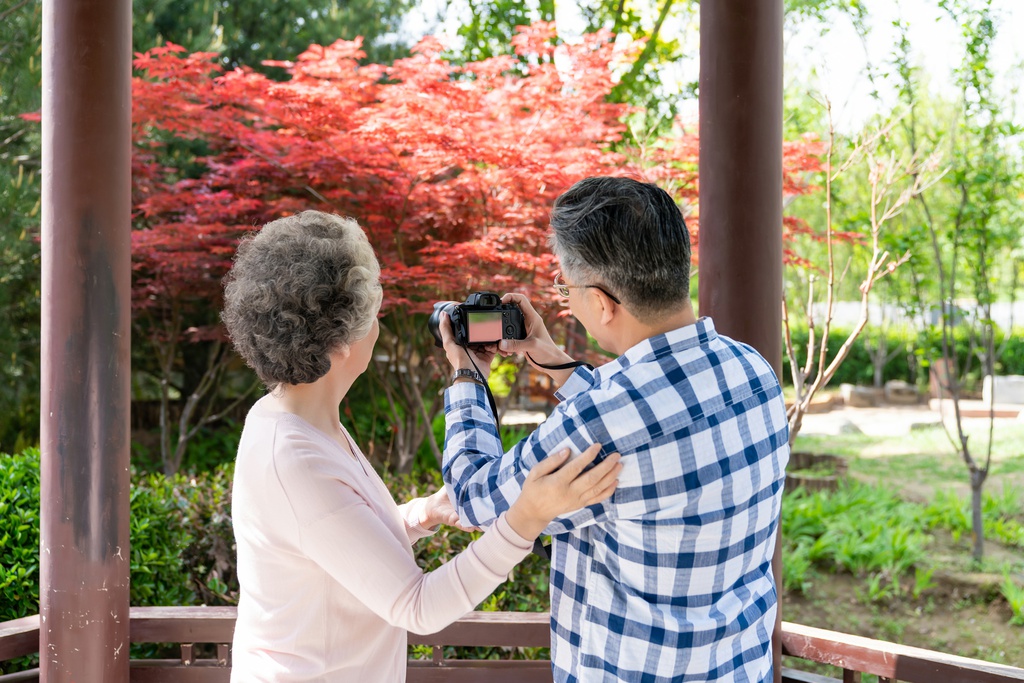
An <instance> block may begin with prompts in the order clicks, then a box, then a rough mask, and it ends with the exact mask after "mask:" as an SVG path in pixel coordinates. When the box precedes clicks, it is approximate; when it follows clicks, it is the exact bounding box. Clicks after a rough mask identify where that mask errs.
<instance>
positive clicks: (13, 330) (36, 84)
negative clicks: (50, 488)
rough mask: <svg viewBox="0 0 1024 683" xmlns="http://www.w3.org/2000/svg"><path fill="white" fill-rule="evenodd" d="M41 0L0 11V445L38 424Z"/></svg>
mask: <svg viewBox="0 0 1024 683" xmlns="http://www.w3.org/2000/svg"><path fill="white" fill-rule="evenodd" d="M41 19H42V8H41V5H40V3H39V2H38V0H23V1H22V2H19V3H15V4H11V5H10V6H8V7H6V8H5V9H3V10H0V215H2V216H4V220H3V221H2V223H0V374H2V375H3V376H4V378H5V381H4V382H3V383H2V384H0V451H10V452H14V451H18V450H21V449H22V447H23V446H26V445H35V443H36V441H37V440H38V430H39V350H40V349H39V286H40V273H39V265H40V264H39V240H38V238H39V159H40V149H41V146H40V145H41V143H40V136H39V126H38V124H36V123H32V122H29V121H25V120H24V119H23V118H22V117H21V114H22V113H25V112H31V111H36V110H38V109H39V106H40V101H41V88H40V79H41V74H42V71H41V64H40V26H41Z"/></svg>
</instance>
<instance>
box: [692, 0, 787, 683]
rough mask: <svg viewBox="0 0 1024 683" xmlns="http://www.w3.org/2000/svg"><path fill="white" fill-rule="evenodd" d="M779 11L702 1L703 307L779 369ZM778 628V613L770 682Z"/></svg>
mask: <svg viewBox="0 0 1024 683" xmlns="http://www.w3.org/2000/svg"><path fill="white" fill-rule="evenodd" d="M782 19H783V15H782V0H712V1H710V2H702V3H700V279H699V284H698V294H699V298H700V314H701V315H707V316H711V317H712V318H714V321H715V327H716V329H718V330H719V331H720V332H721V333H722V334H725V335H728V336H730V337H732V338H734V339H737V340H740V341H744V342H746V343H748V344H750V345H751V346H753V347H754V348H756V349H757V350H758V351H759V352H760V353H761V355H763V356H764V357H765V358H766V359H768V361H769V362H770V363H772V364H773V365H774V367H775V372H776V374H777V375H779V376H780V377H781V376H782V372H781V370H782V317H781V302H782V36H783V32H782ZM780 539H781V534H780ZM780 548H781V544H779V545H777V546H776V551H775V560H774V562H773V563H772V564H773V567H774V573H775V579H776V582H781V581H782V565H781V557H780ZM780 592H781V591H780ZM781 611H782V610H781V603H780V610H779V613H780V615H781ZM781 629H782V626H781V621H777V623H776V628H775V638H774V641H773V651H774V653H775V680H776V681H780V680H781V659H782V649H781V648H782V645H781Z"/></svg>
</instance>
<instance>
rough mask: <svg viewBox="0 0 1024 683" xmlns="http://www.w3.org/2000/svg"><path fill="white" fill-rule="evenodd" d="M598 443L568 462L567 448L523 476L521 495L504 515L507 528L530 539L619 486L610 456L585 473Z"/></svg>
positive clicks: (614, 457)
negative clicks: (556, 519) (549, 525)
mask: <svg viewBox="0 0 1024 683" xmlns="http://www.w3.org/2000/svg"><path fill="white" fill-rule="evenodd" d="M600 451H601V444H594V445H593V446H591V447H590V448H588V449H587V450H585V451H583V453H581V454H580V455H579V456H577V457H576V458H574V459H572V460H569V449H568V448H566V449H563V450H561V451H559V452H558V453H555V454H553V455H549V456H548V457H546V458H544V459H543V460H541V461H540V462H539V463H537V464H536V465H535V466H534V467H533V469H532V470H530V473H529V474H528V475H527V476H526V482H525V483H524V484H523V492H522V493H521V494H519V498H518V499H517V500H516V502H515V503H513V504H512V507H510V508H509V510H508V513H507V514H506V519H507V520H508V523H509V526H511V527H512V530H513V531H515V532H516V533H517V534H519V535H520V536H522V537H523V538H525V539H534V538H537V536H539V535H540V533H541V532H542V531H544V528H545V527H546V526H547V525H548V524H550V523H551V520H553V519H554V518H555V517H558V516H559V515H564V514H566V513H569V512H575V511H576V510H579V509H581V508H585V507H587V506H588V505H593V504H594V503H600V502H601V501H602V500H604V499H606V498H608V496H610V495H612V493H613V492H614V491H615V487H616V486H618V485H619V473H620V472H621V471H622V463H620V462H619V457H620V456H619V454H618V453H612V454H611V455H609V456H608V457H607V458H605V459H604V460H603V461H601V463H600V464H598V465H595V466H594V467H592V468H591V469H590V470H589V471H588V472H583V469H584V468H585V467H586V466H587V465H589V464H590V463H592V462H593V461H594V458H596V457H597V454H598V453H599V452H600Z"/></svg>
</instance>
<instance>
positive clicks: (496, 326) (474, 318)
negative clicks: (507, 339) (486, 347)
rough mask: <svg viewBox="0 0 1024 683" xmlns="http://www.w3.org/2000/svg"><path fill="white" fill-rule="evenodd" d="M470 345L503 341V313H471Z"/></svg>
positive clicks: (469, 316)
mask: <svg viewBox="0 0 1024 683" xmlns="http://www.w3.org/2000/svg"><path fill="white" fill-rule="evenodd" d="M468 318H469V324H468V326H467V327H468V332H469V343H470V344H487V343H490V342H496V341H498V340H500V339H501V332H502V322H501V321H502V314H501V311H469V313H468Z"/></svg>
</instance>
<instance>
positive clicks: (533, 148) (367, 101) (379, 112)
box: [133, 22, 820, 471]
mask: <svg viewBox="0 0 1024 683" xmlns="http://www.w3.org/2000/svg"><path fill="white" fill-rule="evenodd" d="M611 37H612V36H611V35H610V34H609V33H606V32H599V33H594V34H590V35H587V36H584V37H583V39H582V40H581V41H580V42H579V43H578V44H573V45H567V44H559V45H556V42H555V40H554V38H555V31H554V26H553V25H552V24H550V23H543V22H541V23H537V24H534V25H532V26H529V27H521V28H520V31H519V33H518V35H517V36H516V38H515V39H514V40H513V48H514V50H515V53H516V55H517V56H518V57H519V58H520V59H517V58H516V57H513V56H501V57H494V58H490V59H487V60H484V61H480V62H474V63H469V64H465V65H454V64H452V63H450V62H448V61H446V60H445V59H444V58H443V57H442V51H443V47H442V45H441V44H440V43H439V42H438V41H437V40H435V39H433V38H427V39H425V40H424V41H422V42H421V43H420V44H419V45H418V46H417V47H416V48H415V49H414V51H413V53H412V56H411V57H409V58H407V59H402V60H399V61H397V62H395V63H394V64H393V65H391V66H382V65H375V64H370V65H361V64H360V59H361V58H362V57H363V53H362V52H361V50H360V44H359V41H352V42H347V41H338V42H336V43H334V44H333V45H330V46H326V47H324V46H318V45H313V46H311V47H310V48H309V49H308V50H307V51H306V52H304V53H303V54H301V55H299V56H298V58H297V59H296V60H295V61H294V62H276V63H274V65H276V66H279V67H281V68H282V69H284V70H285V71H286V72H287V75H288V78H287V80H284V81H281V82H278V81H274V80H271V79H269V78H267V77H265V76H263V75H260V74H257V73H254V72H252V71H250V70H247V69H237V70H233V71H227V72H225V71H222V70H221V68H220V67H219V66H217V64H216V62H215V59H214V55H212V54H206V53H196V54H185V53H184V50H182V49H181V48H179V47H176V46H173V45H168V46H166V47H162V48H156V49H154V50H150V51H149V52H147V53H145V54H140V55H138V56H137V57H136V60H135V66H136V69H137V71H138V76H137V78H136V79H135V81H134V92H133V100H134V112H133V126H134V132H135V156H134V210H135V231H134V233H133V254H134V267H135V286H134V304H135V312H136V316H135V317H136V321H137V326H138V328H139V329H140V331H141V332H142V334H143V337H144V338H145V339H146V340H147V341H148V342H149V343H150V345H151V347H152V349H153V352H154V354H153V355H154V357H157V358H159V363H158V365H159V366H160V368H159V373H161V374H162V375H163V377H162V378H161V381H162V382H163V386H165V387H166V386H167V385H169V384H170V383H171V382H170V380H169V379H168V378H169V376H170V375H172V374H173V373H174V372H176V369H177V370H179V371H180V366H181V365H182V360H181V354H182V350H183V349H184V348H187V346H188V342H190V341H197V340H203V341H206V342H207V343H208V344H207V345H208V346H209V348H210V352H209V356H208V358H207V360H208V364H207V366H206V371H205V372H204V373H200V375H197V376H200V379H199V380H197V381H196V382H195V383H194V386H193V387H192V388H191V389H189V390H188V391H185V393H183V395H182V400H184V401H185V403H186V407H187V405H188V402H189V401H191V402H192V404H191V405H192V412H191V413H190V414H189V415H188V416H187V417H185V416H183V417H182V418H181V419H180V420H179V429H178V448H177V449H176V452H172V449H171V448H170V445H171V439H170V437H169V436H167V437H166V438H165V441H166V443H165V448H164V458H165V460H164V466H165V469H167V470H169V471H170V470H174V469H176V468H177V467H178V466H180V463H181V456H182V454H183V448H184V446H183V442H184V441H187V439H188V438H189V436H190V434H191V433H194V429H195V428H196V427H197V426H198V425H201V424H202V423H204V421H209V420H212V419H215V418H216V417H217V416H218V413H217V411H215V410H212V409H207V408H203V409H201V408H200V405H201V404H204V405H212V404H210V403H209V402H208V399H209V398H211V397H213V396H215V394H216V392H217V386H216V384H217V381H218V379H219V378H220V377H223V372H224V368H226V367H227V366H228V365H229V364H230V363H231V362H232V357H231V355H230V354H229V353H227V351H226V348H225V347H224V346H223V342H222V333H221V332H220V331H219V329H220V328H219V326H218V324H217V317H216V311H217V310H218V309H219V303H220V293H221V279H222V277H223V275H224V274H225V273H226V271H227V269H228V268H229V267H230V259H231V256H232V254H233V251H234V246H235V244H236V242H237V239H238V238H239V237H240V236H242V235H244V234H245V233H247V232H248V231H250V230H252V229H254V227H256V226H259V225H262V224H263V223H265V222H267V221H269V220H272V219H274V218H277V217H280V216H283V215H288V214H291V213H294V212H297V211H300V210H303V209H308V208H317V209H320V210H326V211H335V212H338V213H341V214H345V215H351V216H353V217H355V218H356V219H357V220H358V221H359V223H360V224H361V225H362V226H363V227H364V228H365V230H366V232H367V234H368V236H369V238H370V241H371V243H372V244H373V246H374V249H375V250H376V252H377V256H378V258H379V259H380V262H381V265H382V280H383V284H384V291H385V299H384V306H383V310H382V319H381V324H382V334H381V339H380V342H378V351H379V353H378V357H377V359H376V360H375V362H374V366H373V376H374V380H375V383H376V386H379V387H380V388H381V389H382V391H383V394H384V395H385V396H386V397H387V400H388V405H389V406H390V408H391V412H392V415H391V419H392V424H393V431H392V435H393V439H392V443H391V444H388V445H387V446H388V447H387V449H386V450H387V451H388V453H387V455H386V456H385V457H388V458H390V460H391V462H392V464H393V465H395V466H396V467H398V468H399V469H402V470H404V469H408V467H409V466H410V465H411V460H412V457H413V454H414V453H415V451H416V450H417V448H418V447H419V445H420V444H421V443H422V441H423V440H424V439H425V438H426V437H427V436H428V435H430V434H431V425H432V421H433V418H434V416H435V415H436V414H437V412H438V411H439V409H440V396H439V394H438V391H437V389H438V388H439V386H440V382H441V380H442V377H443V375H444V373H443V372H442V368H441V367H439V366H438V365H437V361H438V360H439V358H438V356H437V355H436V354H435V353H434V351H433V348H432V346H433V339H432V337H431V336H430V335H429V333H428V332H427V330H426V325H425V319H426V314H427V313H429V311H430V310H431V308H432V304H433V302H434V301H437V300H447V299H458V300H461V299H463V298H464V297H465V295H466V294H467V293H468V292H471V291H475V290H482V289H486V290H494V291H498V292H504V291H511V290H516V291H523V292H525V293H527V294H528V295H529V296H531V298H532V299H533V300H534V301H536V302H537V303H538V306H539V307H540V308H541V309H542V311H544V312H547V313H554V312H555V311H556V310H557V309H558V307H559V305H560V303H559V302H558V299H557V297H556V296H555V295H554V292H553V291H552V289H551V288H550V283H551V276H552V272H553V270H554V268H555V266H554V263H553V256H552V255H551V253H550V251H549V249H548V246H547V233H548V226H547V220H548V213H549V210H550V206H551V204H552V202H553V201H554V199H555V198H556V197H557V196H558V194H560V193H561V192H562V191H564V190H565V189H566V188H567V187H568V186H569V185H571V184H572V183H573V182H575V181H576V180H578V179H580V178H583V177H586V176H590V175H607V174H619V175H623V174H631V175H634V176H637V177H642V178H647V179H649V180H653V181H656V182H659V183H662V184H663V185H664V186H666V187H667V188H671V191H672V192H673V194H674V196H676V197H677V199H678V200H679V201H680V203H681V204H682V205H684V206H686V207H689V208H688V211H689V212H691V213H692V217H693V218H695V217H696V211H695V207H696V202H697V182H696V170H697V148H698V144H697V136H696V134H695V133H694V132H681V133H680V134H678V135H675V136H673V137H671V138H668V139H665V140H662V141H660V142H659V144H656V145H652V146H651V148H649V149H645V150H643V151H642V152H641V151H639V150H635V149H630V148H629V147H628V146H626V145H625V144H624V133H625V125H624V123H623V120H624V117H625V116H626V114H627V113H628V109H627V107H626V105H623V104H616V103H609V102H608V101H607V95H608V93H609V92H610V90H611V88H612V86H613V85H614V78H613V73H614V68H615V66H616V64H617V63H619V62H622V61H623V60H626V61H628V60H629V59H631V58H632V57H634V56H635V54H636V50H635V49H634V48H632V47H625V48H623V47H622V45H621V44H618V43H616V42H615V41H613V40H611ZM792 145H793V146H792V147H788V148H787V156H786V177H787V188H790V190H789V191H794V192H797V191H799V192H802V191H806V190H807V188H808V184H807V181H806V177H807V174H808V172H812V171H814V170H816V169H817V167H818V165H819V163H820V162H819V157H818V151H817V149H816V148H815V147H814V145H813V143H812V142H808V141H798V142H796V143H792ZM696 223H697V221H696V220H690V224H691V231H692V233H693V237H694V243H695V244H696V238H697V225H696ZM797 227H799V226H797ZM218 373H219V374H218ZM204 377H210V378H211V379H210V381H207V380H204V379H202V378H204ZM186 394H187V399H186V398H185V396H186ZM204 402H205V403H204ZM164 403H165V404H166V405H167V406H169V405H170V403H171V394H170V392H169V391H168V392H167V393H166V395H165V399H164ZM168 414H169V413H168ZM168 424H169V419H168ZM428 442H430V443H431V445H432V447H434V449H435V453H436V444H433V439H428ZM378 455H380V454H378Z"/></svg>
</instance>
